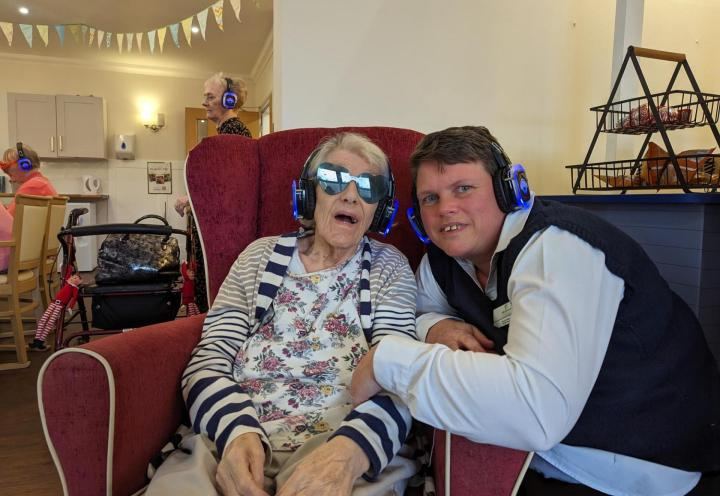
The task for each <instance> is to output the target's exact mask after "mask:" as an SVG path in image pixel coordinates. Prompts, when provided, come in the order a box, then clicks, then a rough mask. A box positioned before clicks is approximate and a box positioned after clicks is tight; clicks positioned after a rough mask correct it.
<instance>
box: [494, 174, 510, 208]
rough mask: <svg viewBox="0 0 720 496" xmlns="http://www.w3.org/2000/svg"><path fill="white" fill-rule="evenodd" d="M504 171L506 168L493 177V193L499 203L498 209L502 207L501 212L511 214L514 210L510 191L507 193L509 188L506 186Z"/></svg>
mask: <svg viewBox="0 0 720 496" xmlns="http://www.w3.org/2000/svg"><path fill="white" fill-rule="evenodd" d="M503 171H504V168H502V169H498V170H496V171H495V174H493V177H492V184H493V191H494V192H495V200H496V201H497V204H498V207H500V211H501V212H503V213H506V214H509V213H510V212H512V211H513V210H514V209H513V208H512V207H511V206H510V205H511V204H510V201H509V198H508V191H506V188H507V187H508V186H506V185H505V181H503Z"/></svg>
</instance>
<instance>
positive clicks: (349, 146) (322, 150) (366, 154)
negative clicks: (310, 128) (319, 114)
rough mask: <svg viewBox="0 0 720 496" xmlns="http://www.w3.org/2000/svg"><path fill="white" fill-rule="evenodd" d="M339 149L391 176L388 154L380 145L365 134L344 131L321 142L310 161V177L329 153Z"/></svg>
mask: <svg viewBox="0 0 720 496" xmlns="http://www.w3.org/2000/svg"><path fill="white" fill-rule="evenodd" d="M337 150H345V151H346V152H350V153H353V154H355V155H357V156H358V157H361V158H362V159H363V160H365V161H367V162H368V163H369V164H371V165H374V166H375V167H378V168H379V169H380V170H381V171H382V173H383V174H384V175H385V176H390V163H389V162H388V158H387V155H385V152H383V151H382V150H381V149H380V147H379V146H377V145H376V144H375V143H373V141H372V140H371V139H370V138H368V137H367V136H365V135H363V134H359V133H350V132H342V133H337V134H333V135H332V136H328V137H327V138H325V139H324V140H323V141H322V142H320V145H319V147H318V148H317V153H316V154H315V157H313V160H312V162H310V167H309V169H308V177H313V176H315V171H316V170H317V168H318V166H319V165H320V164H322V163H323V162H325V160H326V159H327V157H328V155H330V154H331V153H332V152H334V151H337Z"/></svg>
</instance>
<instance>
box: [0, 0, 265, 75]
mask: <svg viewBox="0 0 720 496" xmlns="http://www.w3.org/2000/svg"><path fill="white" fill-rule="evenodd" d="M212 3H214V2H213V1H212V0H173V1H172V2H159V1H148V0H60V1H58V0H3V1H2V2H0V21H5V22H12V23H14V24H15V26H14V36H13V43H12V46H8V44H7V41H6V39H5V36H4V35H2V34H0V56H3V55H5V54H14V55H15V56H23V55H35V56H47V57H59V58H60V59H62V58H70V59H81V60H83V61H85V62H88V63H98V64H115V65H126V66H132V67H134V68H136V69H138V70H143V69H146V70H150V71H155V72H157V73H167V74H172V73H177V75H183V76H188V75H192V76H197V77H204V76H205V75H207V74H209V73H213V72H217V71H224V72H226V73H229V74H232V75H244V76H249V75H251V73H252V69H253V66H254V65H255V63H256V62H257V60H258V56H259V55H260V53H261V51H262V49H263V46H264V44H265V42H266V40H267V39H268V37H269V36H270V35H271V32H272V22H273V13H272V3H273V2H272V0H242V3H241V5H242V8H241V10H240V21H241V22H238V20H237V19H236V17H235V12H234V11H233V8H232V7H231V4H230V1H229V0H225V3H224V13H223V20H224V23H223V24H224V31H221V30H220V29H219V28H218V25H217V23H216V22H215V17H214V15H213V13H212V10H211V11H210V12H209V14H208V19H207V28H206V32H205V37H206V39H205V40H203V38H202V35H201V34H200V33H195V34H193V35H192V46H188V45H187V42H186V40H185V36H184V34H183V31H182V27H180V29H179V34H178V38H179V43H180V46H179V48H178V47H176V46H175V44H174V42H173V40H172V36H171V34H170V30H169V29H168V31H167V35H166V37H165V44H164V47H163V53H162V54H160V53H159V51H158V46H157V42H156V46H155V53H154V54H153V55H151V54H150V49H149V46H148V41H147V32H148V31H152V30H155V29H157V28H162V27H165V26H168V25H170V24H174V23H176V22H180V21H182V20H183V19H185V18H187V17H189V16H191V15H193V14H197V13H198V12H199V11H201V10H203V9H205V8H207V7H208V6H210V5H212ZM169 5H172V7H171V8H169V7H168V6H169ZM20 6H24V7H27V8H28V9H30V13H29V14H28V15H22V14H20V13H19V12H18V8H19V7H20ZM18 23H23V24H34V25H38V24H41V25H42V24H47V25H49V26H50V27H49V30H48V31H49V34H48V46H47V47H46V46H45V45H44V43H43V42H42V40H41V38H40V36H39V35H38V32H37V30H33V31H34V32H33V46H32V48H30V47H29V46H28V44H27V42H26V41H25V37H24V36H23V34H22V32H21V31H20V28H19V26H18ZM56 24H65V25H70V24H85V25H87V26H89V27H94V28H96V29H99V30H100V29H101V30H103V31H105V32H111V33H113V36H112V45H111V48H105V46H104V44H103V47H102V48H98V45H97V41H95V42H94V43H93V44H92V45H91V46H89V45H87V44H85V43H77V42H76V41H75V40H74V39H73V36H72V35H71V33H70V32H69V31H68V28H67V27H66V31H65V41H64V44H63V46H60V39H59V37H58V35H57V33H56V31H55V29H54V25H56ZM193 26H198V21H197V18H194V19H193ZM139 32H142V33H145V35H144V39H143V42H142V52H138V49H137V42H136V41H135V42H134V43H133V47H132V50H131V51H130V52H127V51H126V48H127V45H126V42H125V43H123V44H124V45H125V46H123V52H122V53H120V52H119V50H118V46H117V39H116V37H115V34H116V33H139ZM88 39H89V38H86V43H87V40H88Z"/></svg>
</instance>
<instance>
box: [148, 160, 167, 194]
mask: <svg viewBox="0 0 720 496" xmlns="http://www.w3.org/2000/svg"><path fill="white" fill-rule="evenodd" d="M147 181H148V193H150V194H151V195H171V194H172V164H171V163H170V162H148V163H147Z"/></svg>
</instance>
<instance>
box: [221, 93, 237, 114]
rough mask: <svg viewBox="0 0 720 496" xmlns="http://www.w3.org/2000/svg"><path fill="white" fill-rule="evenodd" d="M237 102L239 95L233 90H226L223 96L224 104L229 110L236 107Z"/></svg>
mask: <svg viewBox="0 0 720 496" xmlns="http://www.w3.org/2000/svg"><path fill="white" fill-rule="evenodd" d="M236 104H237V95H236V94H235V92H233V91H226V92H225V93H223V96H222V106H223V108H226V109H228V110H232V109H234V108H235V105H236Z"/></svg>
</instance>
